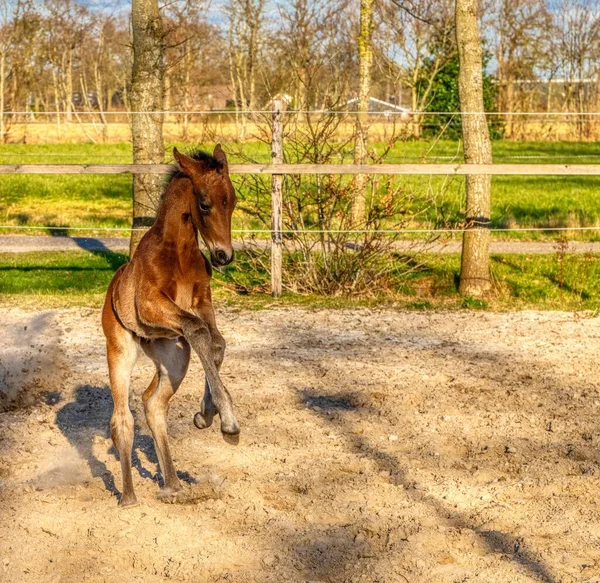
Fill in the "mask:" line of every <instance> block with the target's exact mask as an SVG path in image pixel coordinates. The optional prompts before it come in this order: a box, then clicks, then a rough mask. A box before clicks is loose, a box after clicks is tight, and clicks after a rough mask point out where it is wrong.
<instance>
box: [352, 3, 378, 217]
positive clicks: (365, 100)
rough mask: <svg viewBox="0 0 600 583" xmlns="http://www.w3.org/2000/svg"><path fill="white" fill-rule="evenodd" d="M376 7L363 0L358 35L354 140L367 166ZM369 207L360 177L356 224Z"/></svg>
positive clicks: (356, 187)
mask: <svg viewBox="0 0 600 583" xmlns="http://www.w3.org/2000/svg"><path fill="white" fill-rule="evenodd" d="M373 4H374V0H360V32H359V34H358V104H357V113H356V132H355V134H356V135H355V140H354V163H355V164H365V163H366V161H367V144H368V140H369V127H368V125H369V97H370V93H371V65H372V63H373ZM366 206H367V176H366V175H365V174H358V175H357V176H356V179H355V181H354V201H353V205H352V221H353V223H361V222H362V221H364V220H365V214H366Z"/></svg>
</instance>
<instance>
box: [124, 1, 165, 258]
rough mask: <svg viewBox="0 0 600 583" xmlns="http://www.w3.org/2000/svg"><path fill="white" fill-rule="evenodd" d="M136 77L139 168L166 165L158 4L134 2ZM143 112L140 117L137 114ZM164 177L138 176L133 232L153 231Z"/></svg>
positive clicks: (137, 235)
mask: <svg viewBox="0 0 600 583" xmlns="http://www.w3.org/2000/svg"><path fill="white" fill-rule="evenodd" d="M131 25H132V31H133V73H132V83H131V107H132V111H133V116H132V122H131V135H132V140H133V162H134V163H135V164H162V163H163V161H164V155H165V152H164V146H163V116H162V113H151V112H162V109H163V92H164V74H165V62H164V35H163V27H162V21H161V17H160V13H159V11H158V1H157V0H133V2H132V7H131ZM137 112H140V113H137ZM160 191H161V177H160V175H158V174H136V175H135V176H134V178H133V228H134V229H136V228H142V227H150V226H151V225H152V223H153V222H154V218H155V216H156V209H157V207H158V202H159V199H160ZM142 235H143V232H142V231H135V230H133V231H132V232H131V240H130V244H129V253H130V255H133V252H134V251H135V248H136V247H137V244H138V243H139V241H140V239H141V238H142Z"/></svg>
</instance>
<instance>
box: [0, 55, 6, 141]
mask: <svg viewBox="0 0 600 583" xmlns="http://www.w3.org/2000/svg"><path fill="white" fill-rule="evenodd" d="M5 61H6V53H5V51H4V49H3V50H2V55H1V56H0V141H1V142H2V143H3V144H4V143H5V142H6V124H5V123H4V109H5V108H4V63H5Z"/></svg>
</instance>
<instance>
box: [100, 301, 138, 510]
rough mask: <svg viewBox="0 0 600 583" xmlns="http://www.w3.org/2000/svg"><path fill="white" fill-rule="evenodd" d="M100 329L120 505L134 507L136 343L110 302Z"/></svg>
mask: <svg viewBox="0 0 600 583" xmlns="http://www.w3.org/2000/svg"><path fill="white" fill-rule="evenodd" d="M102 325H103V328H104V333H105V335H106V356H107V359H108V375H109V378H110V390H111V393H112V398H113V402H114V409H113V414H112V418H111V420H110V435H111V437H112V440H113V443H114V444H115V448H116V449H117V452H118V453H119V460H120V461H121V473H122V475H123V493H122V495H121V500H120V501H119V505H120V506H134V505H135V504H137V499H136V497H135V492H134V491H133V478H132V476H131V452H132V449H133V431H134V421H133V415H132V414H131V410H130V409H129V386H130V383H131V371H132V370H133V366H134V364H135V361H136V359H137V343H136V341H135V339H134V336H133V334H132V333H131V332H129V331H128V330H126V329H125V328H123V326H121V323H120V322H119V321H118V320H117V318H116V317H115V315H114V312H113V310H112V305H111V304H110V302H107V304H106V305H105V307H104V312H103V315H102Z"/></svg>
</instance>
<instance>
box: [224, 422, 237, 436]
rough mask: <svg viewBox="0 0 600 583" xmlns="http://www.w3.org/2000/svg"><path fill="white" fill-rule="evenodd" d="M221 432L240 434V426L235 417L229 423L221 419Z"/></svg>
mask: <svg viewBox="0 0 600 583" xmlns="http://www.w3.org/2000/svg"><path fill="white" fill-rule="evenodd" d="M221 433H222V434H223V435H239V434H240V426H239V424H238V422H237V421H236V420H235V419H234V420H233V421H230V422H229V423H225V422H224V421H223V420H221Z"/></svg>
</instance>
